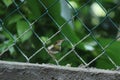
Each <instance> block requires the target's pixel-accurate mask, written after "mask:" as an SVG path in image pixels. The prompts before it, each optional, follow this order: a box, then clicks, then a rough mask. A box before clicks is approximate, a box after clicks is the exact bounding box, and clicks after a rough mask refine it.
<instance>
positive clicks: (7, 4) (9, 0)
mask: <svg viewBox="0 0 120 80" xmlns="http://www.w3.org/2000/svg"><path fill="white" fill-rule="evenodd" d="M2 1H3V2H4V4H5V5H6V6H7V7H8V6H10V5H11V4H12V3H13V2H12V0H2Z"/></svg>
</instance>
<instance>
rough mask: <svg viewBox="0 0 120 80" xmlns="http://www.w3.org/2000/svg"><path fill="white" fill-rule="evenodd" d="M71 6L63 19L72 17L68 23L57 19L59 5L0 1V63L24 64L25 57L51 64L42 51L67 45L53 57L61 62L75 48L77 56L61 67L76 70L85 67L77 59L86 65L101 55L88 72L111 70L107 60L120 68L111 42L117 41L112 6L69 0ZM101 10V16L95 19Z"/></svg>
mask: <svg viewBox="0 0 120 80" xmlns="http://www.w3.org/2000/svg"><path fill="white" fill-rule="evenodd" d="M65 1H66V0H65ZM116 1H117V0H116ZM107 2H109V3H110V5H109V4H107ZM15 3H16V5H17V6H15ZM41 3H42V4H41ZM69 3H70V4H71V5H72V6H73V7H71V6H70V5H69V4H68V5H69V6H68V7H69V8H70V10H71V12H70V13H68V11H66V12H64V14H65V15H68V14H69V15H71V17H70V18H71V23H70V22H69V21H68V20H66V19H65V17H63V16H62V15H61V14H62V8H61V4H62V3H61V2H60V1H59V0H24V1H23V2H22V0H21V1H16V2H15V0H14V1H12V0H1V1H0V53H1V54H2V53H4V54H3V55H1V56H0V59H2V60H10V61H23V62H25V61H27V60H26V58H25V57H28V58H30V62H33V63H54V64H55V61H54V60H53V59H52V58H51V56H50V55H49V54H48V53H47V51H46V50H45V48H47V47H48V46H49V45H50V44H52V43H54V42H55V41H57V40H59V39H65V41H64V42H63V44H62V50H61V52H59V53H58V54H55V57H56V59H57V60H60V59H61V58H62V57H63V56H65V55H66V54H68V53H69V51H71V50H72V49H73V48H74V50H75V51H71V52H70V53H69V54H68V55H67V56H65V57H64V58H63V59H62V60H60V65H66V64H71V65H72V66H79V65H80V64H83V62H82V60H80V57H81V58H82V59H83V60H84V61H85V62H86V63H89V62H90V61H91V60H93V59H94V58H96V57H97V56H98V55H100V54H101V53H102V52H103V51H105V53H104V54H103V55H102V56H101V57H99V58H98V59H96V60H95V61H94V62H93V63H92V64H90V65H89V66H92V67H97V68H104V69H111V68H114V67H115V65H113V63H112V62H111V61H110V59H112V61H113V62H114V63H115V64H116V65H118V66H120V58H119V53H120V50H119V47H120V44H119V41H115V39H116V36H119V35H117V33H118V32H119V31H118V27H117V25H116V24H118V25H119V24H120V23H119V18H118V16H119V12H120V11H119V7H118V5H117V6H116V5H115V4H116V3H115V2H114V0H104V1H102V0H100V1H98V0H96V1H93V0H92V1H91V0H89V1H85V0H69ZM96 4H98V5H96ZM100 4H101V5H100ZM33 5H34V6H33ZM43 5H44V6H43ZM93 5H94V7H93ZM75 6H76V7H75ZM103 7H104V8H103ZM73 8H74V9H73ZM95 8H96V10H95ZM98 8H99V10H97V9H98ZM66 9H67V8H65V10H66ZM100 9H102V11H103V12H104V14H103V13H102V12H99V13H97V11H100ZM107 12H108V13H107ZM111 14H112V16H111ZM71 24H72V25H71ZM59 31H60V32H59ZM56 32H58V34H56ZM67 39H68V40H67ZM112 41H113V43H111V42H112ZM71 44H72V45H74V47H73V46H72V45H71ZM106 46H107V47H106ZM43 47H44V48H43ZM6 49H7V50H6ZM39 49H41V51H39ZM37 50H38V52H37ZM116 51H117V52H116ZM36 52H37V53H36ZM23 54H24V55H26V56H24V55H23ZM34 54H36V55H35V56H34ZM31 56H33V57H32V58H31ZM78 56H79V57H78ZM108 56H109V58H108Z"/></svg>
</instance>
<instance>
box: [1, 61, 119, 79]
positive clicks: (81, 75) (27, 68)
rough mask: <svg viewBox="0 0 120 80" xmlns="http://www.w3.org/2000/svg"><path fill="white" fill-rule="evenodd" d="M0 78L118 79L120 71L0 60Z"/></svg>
mask: <svg viewBox="0 0 120 80" xmlns="http://www.w3.org/2000/svg"><path fill="white" fill-rule="evenodd" d="M0 80H120V72H118V71H109V70H100V69H94V68H71V67H63V66H55V65H46V64H42V65H39V64H30V63H18V62H6V61H0Z"/></svg>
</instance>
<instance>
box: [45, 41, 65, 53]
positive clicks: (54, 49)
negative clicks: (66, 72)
mask: <svg viewBox="0 0 120 80" xmlns="http://www.w3.org/2000/svg"><path fill="white" fill-rule="evenodd" d="M63 41H64V39H61V40H57V41H56V42H55V43H54V44H52V45H50V46H48V48H47V50H48V53H49V54H57V53H59V52H60V51H61V44H62V42H63Z"/></svg>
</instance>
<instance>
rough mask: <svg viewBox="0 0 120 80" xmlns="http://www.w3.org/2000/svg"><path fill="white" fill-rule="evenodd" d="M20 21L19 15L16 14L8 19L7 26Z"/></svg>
mask: <svg viewBox="0 0 120 80" xmlns="http://www.w3.org/2000/svg"><path fill="white" fill-rule="evenodd" d="M20 19H22V16H21V15H18V14H14V15H13V16H12V17H10V19H9V20H8V25H10V24H13V23H16V22H17V21H19V20H20Z"/></svg>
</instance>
